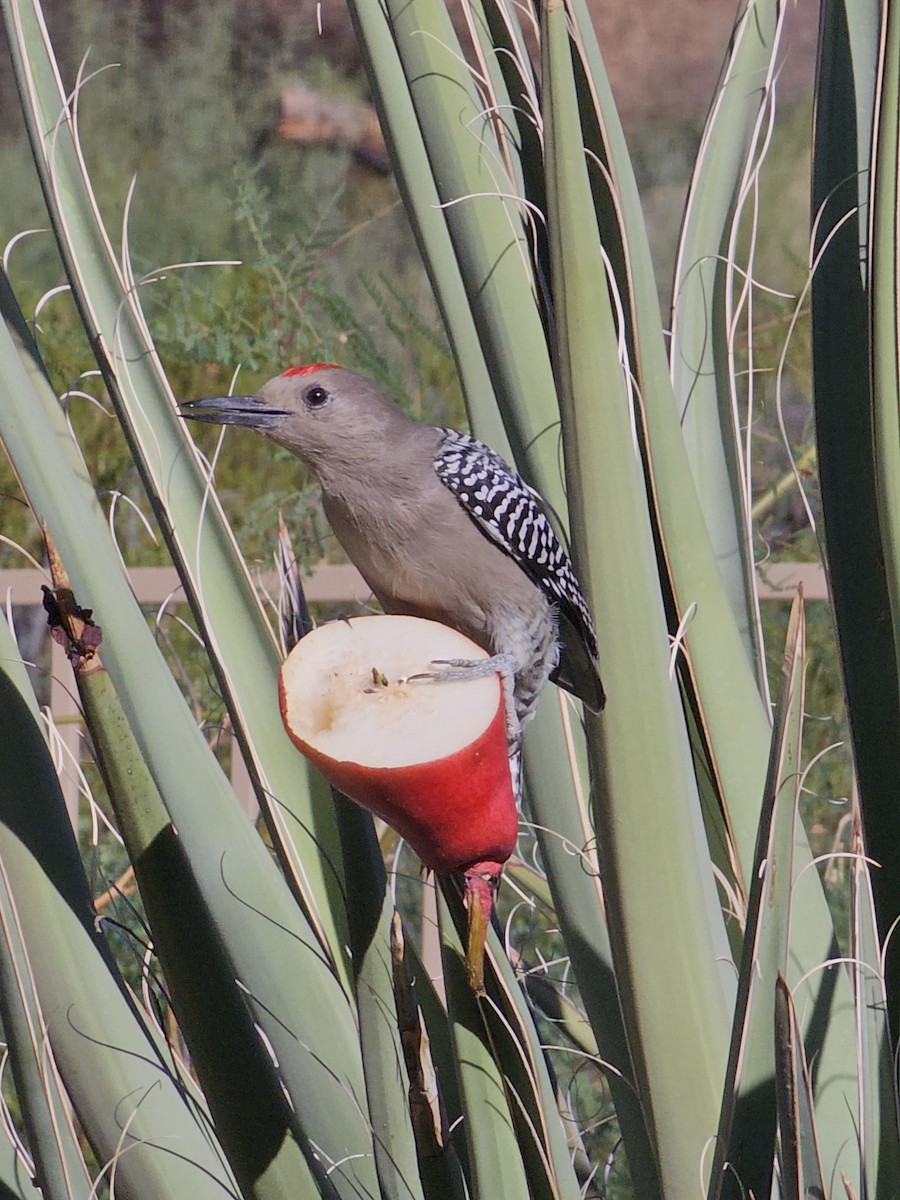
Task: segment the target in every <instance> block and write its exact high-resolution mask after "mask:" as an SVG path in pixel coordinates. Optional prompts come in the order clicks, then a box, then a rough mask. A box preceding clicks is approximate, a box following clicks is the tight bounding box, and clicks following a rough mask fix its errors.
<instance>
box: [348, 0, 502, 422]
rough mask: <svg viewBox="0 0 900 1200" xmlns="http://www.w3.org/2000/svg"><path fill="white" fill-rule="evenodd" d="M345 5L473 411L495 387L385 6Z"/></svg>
mask: <svg viewBox="0 0 900 1200" xmlns="http://www.w3.org/2000/svg"><path fill="white" fill-rule="evenodd" d="M348 8H349V10H350V15H351V17H352V18H353V24H354V28H355V30H356V37H357V42H358V44H359V48H360V50H361V51H362V56H363V61H364V63H365V67H366V74H367V76H368V80H369V87H370V89H371V91H372V98H373V100H374V102H375V106H376V108H377V109H378V115H379V117H380V120H381V127H382V129H383V130H384V133H385V138H386V141H387V145H388V151H389V153H390V156H391V166H392V168H393V171H394V176H395V178H396V180H397V185H398V187H399V188H400V192H401V195H402V196H403V204H404V208H405V210H406V214H407V217H408V218H409V221H410V224H411V225H412V229H413V233H414V234H415V237H416V241H417V242H418V245H419V250H420V252H421V255H422V261H423V263H424V264H425V269H426V271H427V272H428V277H429V279H430V281H431V286H432V289H433V291H434V295H435V299H436V300H437V303H438V306H439V308H440V311H441V317H442V319H443V324H444V328H445V330H446V331H447V336H448V338H449V339H450V345H451V347H452V350H453V356H454V359H455V361H456V368H457V371H458V373H459V378H460V383H461V384H462V389H463V394H464V396H465V398H466V404H467V406H468V408H469V411H470V413H471V412H472V408H473V405H474V403H475V398H476V397H480V396H490V395H492V394H493V387H492V385H491V378H490V375H489V373H488V370H487V365H486V362H485V356H484V353H483V351H482V349H481V345H480V343H479V340H478V332H477V329H476V327H475V322H474V320H473V316H472V310H471V308H470V307H469V302H468V299H467V297H466V292H465V288H464V286H463V281H462V276H461V275H460V270H459V265H458V264H457V261H456V255H455V253H454V250H453V243H452V241H451V239H450V232H449V230H448V229H447V221H446V217H445V214H444V212H443V210H442V208H441V201H440V196H439V195H438V192H437V187H436V186H435V183H434V180H433V178H432V174H431V167H430V165H429V161H428V152H427V150H426V149H425V144H424V142H423V140H422V133H421V130H420V129H419V123H418V120H417V118H416V112H415V108H414V107H413V102H412V97H411V96H410V94H409V86H408V84H407V81H406V79H405V77H404V74H403V68H402V65H401V63H400V59H399V56H398V54H397V47H396V44H395V42H394V38H393V34H392V32H391V28H390V24H389V21H388V18H387V14H386V13H385V10H384V8H383V6H382V5H380V4H368V3H365V0H362V2H359V0H349V2H348ZM491 411H492V416H493V423H492V428H488V427H487V426H483V427H482V429H481V434H480V436H482V437H485V438H487V439H488V440H489V441H490V442H491V444H492V445H495V444H496V443H495V442H494V440H493V439H494V438H495V437H496V436H497V435H498V434H500V435H502V436H504V437H505V435H503V434H502V428H503V427H502V424H501V422H500V419H499V414H498V413H497V411H496V408H495V407H494V408H493V409H492V410H491Z"/></svg>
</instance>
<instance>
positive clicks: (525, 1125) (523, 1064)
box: [444, 884, 580, 1200]
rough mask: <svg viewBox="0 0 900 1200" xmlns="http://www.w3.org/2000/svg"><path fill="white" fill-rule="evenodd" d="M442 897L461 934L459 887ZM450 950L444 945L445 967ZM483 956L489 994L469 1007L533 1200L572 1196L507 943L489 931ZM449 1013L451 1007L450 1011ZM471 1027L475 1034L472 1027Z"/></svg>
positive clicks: (541, 1059) (539, 1053) (572, 1180)
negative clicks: (500, 1083) (498, 1082)
mask: <svg viewBox="0 0 900 1200" xmlns="http://www.w3.org/2000/svg"><path fill="white" fill-rule="evenodd" d="M444 898H445V901H446V902H447V907H448V909H449V911H450V914H451V916H452V918H453V920H454V922H455V923H456V927H457V933H458V934H459V935H460V938H461V937H462V936H463V935H464V933H465V925H466V919H465V914H464V911H463V908H462V905H461V904H460V896H459V890H458V888H456V887H455V886H454V885H453V884H448V885H447V886H446V887H445V892H444ZM449 953H450V946H449V943H448V944H447V946H446V947H445V956H444V962H445V971H446V969H447V958H448V956H449ZM485 959H486V961H485V966H486V979H485V982H486V987H487V996H486V997H485V998H484V999H483V1000H482V1001H481V1003H480V1004H478V1005H477V1007H476V1009H475V1010H472V1011H473V1012H474V1011H477V1012H478V1013H479V1014H480V1017H481V1022H480V1024H481V1029H480V1036H481V1037H482V1038H483V1040H484V1045H485V1048H486V1049H487V1050H489V1052H490V1054H491V1055H492V1057H493V1060H494V1062H495V1063H496V1066H497V1068H498V1069H499V1070H500V1071H501V1073H502V1077H503V1080H504V1084H505V1088H506V1096H507V1101H508V1103H509V1107H510V1111H511V1113H512V1118H513V1121H514V1123H515V1126H516V1128H517V1130H518V1143H519V1150H520V1153H521V1155H522V1161H523V1163H524V1164H525V1170H526V1175H527V1178H528V1184H529V1188H530V1189H531V1193H532V1196H533V1197H534V1198H535V1200H537V1198H538V1197H547V1200H551V1198H557V1200H563V1198H564V1197H569V1198H570V1200H576V1198H577V1197H579V1196H580V1186H579V1184H578V1180H577V1178H576V1176H575V1173H574V1170H573V1165H572V1158H571V1152H570V1150H569V1147H568V1146H567V1144H566V1140H565V1137H564V1135H563V1128H562V1125H561V1123H560V1120H559V1114H558V1110H557V1106H556V1095H555V1092H554V1089H553V1084H552V1081H551V1079H550V1074H549V1071H548V1068H547V1063H546V1061H545V1056H544V1050H543V1048H542V1046H541V1044H540V1040H539V1038H538V1033H537V1030H536V1028H535V1025H534V1018H533V1016H532V1014H531V1011H530V1009H529V1007H528V1003H527V1001H526V999H525V995H524V993H523V991H522V988H521V986H520V984H519V981H518V980H517V979H516V976H515V973H514V971H513V969H512V966H511V965H510V962H509V959H508V957H507V954H506V950H505V947H504V946H503V945H502V944H501V942H500V940H499V938H498V937H497V936H496V934H495V933H494V931H493V930H490V931H489V934H488V939H487V945H486V951H485ZM453 969H454V970H457V969H458V966H457V967H454V968H453ZM457 1003H458V1004H459V1005H460V1006H461V1008H462V1010H463V1011H465V1010H466V1009H468V1008H469V1004H470V1001H469V998H465V999H464V998H463V997H461V996H459V997H457ZM452 1011H453V1009H452V1006H451V1015H452ZM473 1021H474V1018H473ZM473 1030H474V1031H475V1032H478V1029H477V1027H476V1026H474V1025H473Z"/></svg>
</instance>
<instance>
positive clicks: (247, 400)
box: [178, 396, 290, 432]
mask: <svg viewBox="0 0 900 1200" xmlns="http://www.w3.org/2000/svg"><path fill="white" fill-rule="evenodd" d="M178 414H179V416H182V417H186V418H187V419H188V420H191V421H205V422H207V423H208V424H210V425H247V426H249V427H250V428H251V429H259V430H261V431H262V432H265V431H266V430H268V429H271V428H272V427H273V426H274V425H277V424H278V422H279V421H280V420H281V419H282V417H288V416H290V413H288V412H286V411H285V409H283V408H275V407H274V405H272V404H266V402H265V400H260V399H259V397H258V396H213V397H212V398H211V399H209V400H188V401H187V402H186V403H185V404H179V406H178Z"/></svg>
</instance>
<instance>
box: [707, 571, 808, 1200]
mask: <svg viewBox="0 0 900 1200" xmlns="http://www.w3.org/2000/svg"><path fill="white" fill-rule="evenodd" d="M805 676H806V644H805V618H804V611H803V597H802V593H798V595H797V597H796V599H795V600H794V604H793V607H792V609H791V618H790V622H789V624H788V631H787V637H786V639H785V650H784V660H783V662H782V666H781V676H780V683H779V689H778V699H777V701H776V704H775V726H774V729H773V731H772V749H771V753H770V756H769V770H768V775H767V778H766V789H765V795H764V798H763V805H762V815H761V817H760V823H759V837H758V839H757V843H756V859H755V864H754V865H755V870H754V874H753V876H752V883H751V887H750V898H749V902H748V907H747V927H746V931H745V935H744V953H743V958H742V960H741V966H740V974H739V978H738V998H737V1006H736V1009H735V1017H734V1028H733V1031H732V1041H731V1053H730V1055H729V1060H728V1072H727V1075H726V1081H725V1091H724V1095H723V1100H722V1113H721V1118H720V1122H719V1134H718V1138H717V1140H716V1148H715V1154H714V1158H713V1168H712V1174H711V1177H710V1192H709V1194H710V1197H711V1198H712V1200H726V1198H729V1200H730V1198H731V1197H741V1196H746V1195H748V1194H749V1193H750V1192H752V1193H753V1195H755V1196H768V1195H769V1192H770V1190H771V1187H772V1170H773V1165H774V1158H775V1078H776V1076H775V1046H774V1038H773V1030H774V1022H775V994H776V981H777V979H778V977H779V976H780V975H781V974H782V973H783V972H784V971H785V969H786V964H787V952H788V926H789V914H790V907H791V887H792V883H793V871H792V857H793V851H794V822H795V819H796V811H797V803H798V800H799V797H800V781H801V771H800V740H801V735H802V731H803V699H804V687H805Z"/></svg>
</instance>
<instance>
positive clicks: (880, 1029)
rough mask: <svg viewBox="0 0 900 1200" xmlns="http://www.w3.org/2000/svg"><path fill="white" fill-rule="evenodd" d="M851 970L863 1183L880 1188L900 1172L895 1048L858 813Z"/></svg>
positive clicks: (874, 1190)
mask: <svg viewBox="0 0 900 1200" xmlns="http://www.w3.org/2000/svg"><path fill="white" fill-rule="evenodd" d="M850 849H851V857H850V955H849V957H850V971H851V978H852V981H853V993H854V1002H855V1012H856V1056H857V1063H858V1067H857V1087H858V1089H859V1132H858V1137H859V1158H860V1172H859V1173H860V1184H861V1191H862V1193H863V1194H864V1195H866V1194H868V1195H873V1194H878V1192H880V1191H881V1189H883V1188H884V1189H887V1191H890V1188H891V1187H892V1186H893V1181H894V1180H895V1179H897V1178H900V1134H898V1129H900V1113H898V1108H897V1092H896V1084H895V1074H894V1062H893V1055H892V1051H891V1035H890V1009H889V1007H888V1000H887V993H886V990H885V986H884V967H883V960H882V954H883V952H882V949H881V945H880V943H879V938H878V926H877V922H876V915H875V900H874V886H873V880H872V876H873V874H874V872H873V870H872V864H871V863H870V862H869V861H868V860H867V858H866V856H865V849H864V839H863V834H862V826H861V822H860V814H859V812H858V811H856V812H854V814H853V830H852V835H851V842H850Z"/></svg>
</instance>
